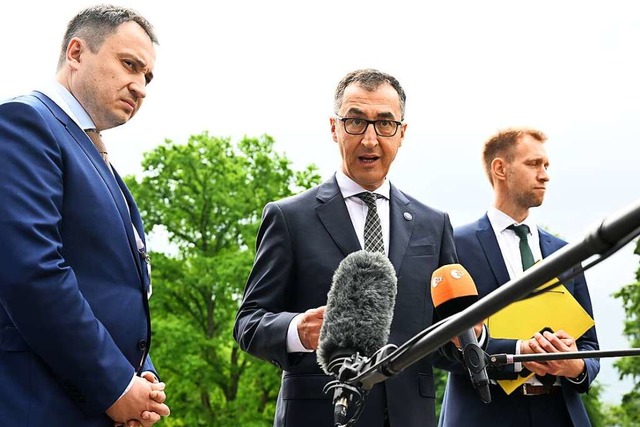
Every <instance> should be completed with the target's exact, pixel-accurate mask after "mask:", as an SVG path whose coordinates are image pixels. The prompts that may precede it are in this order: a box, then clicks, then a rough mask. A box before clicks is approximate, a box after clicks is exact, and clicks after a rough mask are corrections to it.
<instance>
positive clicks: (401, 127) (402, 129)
mask: <svg viewBox="0 0 640 427" xmlns="http://www.w3.org/2000/svg"><path fill="white" fill-rule="evenodd" d="M406 131H407V124H406V123H403V124H401V125H400V142H399V143H398V147H401V146H402V141H404V133H405V132H406Z"/></svg>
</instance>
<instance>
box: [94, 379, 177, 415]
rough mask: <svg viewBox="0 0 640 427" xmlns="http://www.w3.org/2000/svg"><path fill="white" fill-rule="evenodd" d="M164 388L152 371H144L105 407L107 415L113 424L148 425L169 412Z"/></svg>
mask: <svg viewBox="0 0 640 427" xmlns="http://www.w3.org/2000/svg"><path fill="white" fill-rule="evenodd" d="M164 388H165V384H164V383H162V382H158V381H157V379H156V377H155V375H154V374H153V373H151V372H145V373H143V374H142V377H135V378H134V380H133V384H132V385H131V388H130V389H129V390H128V391H127V392H126V393H125V394H124V395H123V396H122V397H121V398H120V399H118V400H117V401H116V402H115V403H114V404H113V405H111V407H109V409H107V415H108V416H109V417H110V418H111V419H112V420H114V421H115V426H126V427H140V426H142V427H150V426H152V425H153V424H155V423H157V422H158V421H160V419H161V418H162V417H163V416H168V415H169V413H170V411H169V407H168V406H167V405H166V404H165V403H164V401H165V399H166V394H165V392H164Z"/></svg>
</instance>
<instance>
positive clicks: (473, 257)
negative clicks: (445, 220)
mask: <svg viewBox="0 0 640 427" xmlns="http://www.w3.org/2000/svg"><path fill="white" fill-rule="evenodd" d="M538 232H539V235H540V249H541V252H542V257H543V258H545V257H547V256H549V255H550V254H552V253H553V252H555V251H557V250H558V249H560V248H561V247H563V246H564V245H566V242H565V241H563V240H561V239H559V238H557V237H555V236H553V235H552V234H549V233H548V232H546V231H544V230H542V229H538ZM454 236H455V243H456V250H457V253H458V259H459V260H460V264H462V265H463V266H464V267H465V269H466V270H467V271H468V272H469V274H470V275H471V277H473V280H474V282H475V284H476V287H477V288H478V296H479V297H480V298H482V297H484V296H486V295H488V294H489V293H491V292H492V291H494V290H496V289H498V287H499V286H500V285H503V284H504V283H506V282H508V281H509V273H508V271H507V267H506V265H505V263H504V259H503V257H502V253H501V251H500V247H499V246H498V241H497V239H496V236H495V233H494V231H493V228H492V227H491V223H490V222H489V218H488V217H487V216H486V215H485V216H484V217H482V218H481V219H479V220H478V221H476V222H474V223H471V224H468V225H465V226H462V227H459V228H456V229H455V231H454ZM563 284H564V285H565V287H566V288H567V290H569V292H571V294H572V295H573V296H574V297H575V299H576V300H577V301H578V302H579V303H580V305H581V306H582V307H583V308H584V309H585V310H586V311H587V313H589V315H590V316H591V317H593V310H592V307H591V299H590V297H589V290H588V289H587V283H586V281H585V278H584V275H582V274H580V275H578V276H577V277H576V278H575V279H572V280H567V281H564V282H563ZM489 332H491V331H489ZM576 343H577V346H578V349H579V350H597V349H598V348H599V347H598V338H597V336H596V330H595V327H593V328H591V329H590V330H588V331H587V332H586V333H585V334H584V335H582V336H581V337H579V338H578V339H577V341H576ZM515 347H516V340H507V339H490V340H489V342H488V343H487V349H486V351H487V353H488V354H497V353H507V354H514V352H515ZM584 360H585V363H586V368H587V379H586V380H585V381H584V382H583V383H581V384H579V385H576V384H574V383H571V382H570V381H568V380H567V379H566V378H562V379H561V382H562V395H563V397H564V401H565V403H566V407H567V410H568V412H569V415H570V416H571V419H572V421H573V424H574V426H576V427H585V426H589V425H590V423H589V419H588V417H587V413H586V411H585V408H584V405H583V404H582V400H581V399H580V395H579V393H584V392H586V391H587V390H588V388H589V386H590V384H591V382H592V381H593V380H594V379H595V377H596V375H597V374H598V371H599V370H600V361H599V360H598V359H584ZM488 373H489V376H490V377H491V378H493V379H515V377H516V375H517V373H514V372H513V365H507V366H506V367H505V368H504V369H501V370H498V371H496V370H489V371H488ZM491 392H492V402H491V403H490V404H485V403H483V402H481V401H480V399H479V398H478V396H477V395H476V392H475V390H474V388H473V387H472V385H471V381H470V380H469V375H468V373H466V372H465V371H462V370H455V369H454V370H453V371H452V372H451V374H450V375H449V380H448V382H447V389H446V393H445V399H444V402H443V406H442V412H441V417H440V424H441V425H443V426H446V427H459V426H507V425H512V423H515V421H516V420H513V419H512V418H513V417H514V415H513V411H511V410H510V408H509V399H511V398H513V396H506V395H505V394H504V392H502V390H501V389H499V388H498V387H491ZM534 399H537V401H540V400H541V399H545V397H544V396H536V397H535V398H534ZM543 407H544V405H543ZM547 418H548V419H547V420H546V422H545V427H553V426H555V425H556V424H554V417H553V413H548V414H547ZM513 425H517V424H513Z"/></svg>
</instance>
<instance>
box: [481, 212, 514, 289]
mask: <svg viewBox="0 0 640 427" xmlns="http://www.w3.org/2000/svg"><path fill="white" fill-rule="evenodd" d="M476 237H477V238H478V241H479V242H480V246H482V250H483V252H484V254H485V256H486V257H487V261H488V262H489V267H491V271H492V272H493V275H494V277H495V279H496V288H497V287H498V286H500V285H503V284H505V283H507V282H508V281H509V272H508V271H507V266H506V265H505V263H504V259H503V258H502V252H501V251H500V246H498V240H497V239H496V235H495V233H494V232H493V228H491V223H490V222H489V217H487V216H486V215H485V216H483V217H482V218H481V219H480V220H479V221H478V228H477V230H476Z"/></svg>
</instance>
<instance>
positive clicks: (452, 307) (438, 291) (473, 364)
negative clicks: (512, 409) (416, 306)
mask: <svg viewBox="0 0 640 427" xmlns="http://www.w3.org/2000/svg"><path fill="white" fill-rule="evenodd" d="M431 299H432V300H433V305H434V307H435V309H436V312H437V313H438V315H439V316H440V317H441V318H443V319H444V318H447V317H449V316H452V315H454V314H456V313H459V312H461V311H462V310H464V309H465V308H467V307H469V306H470V305H472V304H473V303H474V302H476V301H478V290H477V289H476V285H475V283H473V279H472V278H471V276H470V275H469V273H468V272H467V270H465V269H464V267H463V266H462V265H460V264H448V265H443V266H442V267H440V268H438V269H437V270H436V271H434V272H433V274H432V275H431ZM458 339H459V340H460V347H461V349H462V358H463V360H464V364H465V365H466V367H467V370H468V371H469V376H470V377H471V384H472V385H473V387H474V388H475V389H476V392H477V393H478V396H479V397H480V400H482V401H483V402H485V403H489V402H491V391H490V390H489V377H488V376H487V369H486V364H487V360H486V357H485V353H484V351H483V350H482V349H481V348H480V346H479V345H478V339H477V338H476V334H475V332H474V330H473V328H471V329H467V330H464V331H462V333H461V334H460V335H458Z"/></svg>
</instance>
